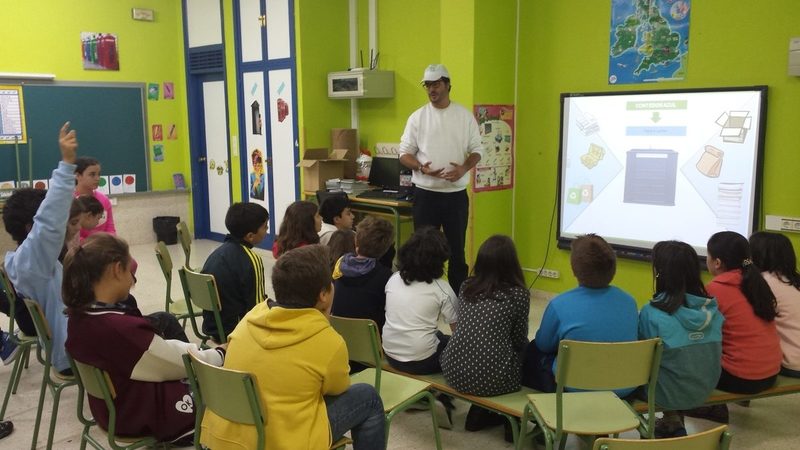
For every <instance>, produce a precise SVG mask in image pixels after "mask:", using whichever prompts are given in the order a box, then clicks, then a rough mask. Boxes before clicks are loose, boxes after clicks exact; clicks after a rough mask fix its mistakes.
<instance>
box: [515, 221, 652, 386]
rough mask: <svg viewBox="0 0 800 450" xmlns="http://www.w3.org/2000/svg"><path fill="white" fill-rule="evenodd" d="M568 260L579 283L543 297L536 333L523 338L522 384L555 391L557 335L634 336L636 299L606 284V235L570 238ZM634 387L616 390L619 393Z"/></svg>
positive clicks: (611, 267) (610, 263)
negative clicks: (530, 338) (525, 340)
mask: <svg viewBox="0 0 800 450" xmlns="http://www.w3.org/2000/svg"><path fill="white" fill-rule="evenodd" d="M571 250H572V253H571V254H570V264H571V265H572V273H573V274H574V275H575V278H577V279H578V287H576V288H574V289H571V290H569V291H566V292H564V293H562V294H560V295H558V296H556V297H555V298H553V299H552V300H550V303H548V305H547V308H546V309H545V311H544V315H543V316H542V322H541V324H540V325H539V330H538V331H537V332H536V338H535V339H534V340H533V341H531V343H530V344H528V348H527V350H526V357H525V363H524V365H523V373H522V384H523V385H525V386H529V387H532V388H534V389H536V390H539V391H542V392H555V390H556V382H555V375H554V374H555V369H556V355H557V354H558V344H559V342H561V340H562V339H573V340H576V341H589V342H627V341H635V340H637V339H638V332H637V326H638V322H639V311H638V309H637V307H636V300H634V299H633V297H632V296H631V295H630V294H628V293H627V292H625V291H623V290H622V289H620V288H618V287H615V286H611V285H610V283H611V280H613V279H614V274H615V273H616V270H617V257H616V255H615V254H614V250H613V249H612V248H611V246H610V245H608V243H607V242H606V241H605V239H603V238H601V237H600V236H597V235H596V234H587V235H583V236H579V237H578V238H577V239H575V240H574V241H572V244H571ZM635 388H636V386H632V387H631V388H629V389H620V390H616V391H615V392H616V393H617V395H618V396H619V397H624V396H626V395H628V394H630V393H631V392H633V390H634V389H635Z"/></svg>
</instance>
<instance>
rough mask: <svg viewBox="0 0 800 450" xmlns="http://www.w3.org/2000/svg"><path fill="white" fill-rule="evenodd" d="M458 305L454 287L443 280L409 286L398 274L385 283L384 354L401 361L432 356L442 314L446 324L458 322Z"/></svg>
mask: <svg viewBox="0 0 800 450" xmlns="http://www.w3.org/2000/svg"><path fill="white" fill-rule="evenodd" d="M457 302H458V297H457V296H456V294H455V292H453V288H451V287H450V284H449V283H447V281H445V280H443V279H441V278H439V279H436V280H433V283H430V284H428V283H425V282H422V281H415V282H413V283H411V284H410V285H406V284H405V283H404V282H403V279H402V278H400V272H395V273H394V275H392V277H391V278H389V281H388V282H387V283H386V324H385V325H384V326H383V351H384V352H386V354H387V355H388V356H390V357H391V358H392V359H395V360H397V361H402V362H408V361H421V360H423V359H425V358H427V357H429V356H431V355H433V354H434V353H436V347H437V346H438V345H439V338H437V337H436V330H437V329H438V328H437V327H438V324H439V314H441V315H442V319H443V320H444V321H445V322H446V323H448V324H450V323H455V322H456V321H457V320H458V316H457V314H456V304H457Z"/></svg>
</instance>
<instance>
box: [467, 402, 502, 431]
mask: <svg viewBox="0 0 800 450" xmlns="http://www.w3.org/2000/svg"><path fill="white" fill-rule="evenodd" d="M504 422H505V423H507V422H508V421H507V420H506V418H505V417H503V416H501V415H500V414H497V413H495V412H492V411H489V410H488V409H486V408H481V407H480V406H477V405H472V406H470V408H469V412H468V413H467V420H466V422H464V429H465V430H467V431H480V430H483V429H486V428H491V427H495V426H498V425H501V424H503V423H504Z"/></svg>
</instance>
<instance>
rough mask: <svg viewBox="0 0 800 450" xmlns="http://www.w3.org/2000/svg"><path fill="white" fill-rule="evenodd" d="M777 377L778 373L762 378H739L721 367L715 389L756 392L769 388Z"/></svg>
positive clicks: (741, 392)
mask: <svg viewBox="0 0 800 450" xmlns="http://www.w3.org/2000/svg"><path fill="white" fill-rule="evenodd" d="M777 379H778V374H775V375H773V376H771V377H767V378H764V379H763V380H747V379H744V378H739V377H737V376H736V375H733V374H731V373H730V372H728V371H727V370H725V369H722V373H720V374H719V381H718V382H717V389H719V390H721V391H725V392H734V393H736V394H758V393H759V392H761V391H765V390H767V389H769V388H771V387H772V386H773V385H774V384H775V380H777Z"/></svg>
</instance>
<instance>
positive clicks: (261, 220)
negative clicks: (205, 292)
mask: <svg viewBox="0 0 800 450" xmlns="http://www.w3.org/2000/svg"><path fill="white" fill-rule="evenodd" d="M225 228H227V229H228V235H227V236H225V242H223V243H222V245H220V246H219V247H217V248H216V249H215V250H214V251H213V252H211V254H210V255H209V256H208V259H206V263H205V264H204V265H203V269H202V272H203V273H207V274H211V275H214V279H215V280H216V282H217V290H218V292H219V303H220V308H221V309H220V311H219V315H220V318H221V319H222V328H223V329H222V332H223V333H225V336H227V335H229V334H231V332H232V331H233V329H234V328H236V325H237V324H238V323H239V321H240V320H242V317H244V315H245V314H247V311H250V310H251V309H252V308H253V307H254V306H256V304H258V303H261V302H263V301H264V299H265V298H266V293H265V292H266V291H265V284H264V261H263V260H262V259H261V256H260V255H258V254H257V253H256V252H255V251H253V247H254V246H256V245H258V244H259V243H260V242H261V241H263V240H264V237H265V236H266V235H267V231H268V229H269V212H267V210H266V209H264V207H263V206H261V205H259V204H257V203H234V204H233V205H231V206H230V208H228V212H227V213H226V214H225ZM203 333H205V334H206V335H209V336H215V337H216V336H220V332H219V330H217V324H216V322H215V321H214V313H212V312H211V311H203ZM217 339H219V338H215V341H216V340H217Z"/></svg>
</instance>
